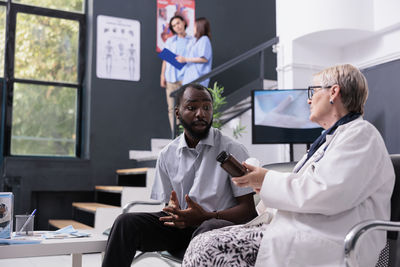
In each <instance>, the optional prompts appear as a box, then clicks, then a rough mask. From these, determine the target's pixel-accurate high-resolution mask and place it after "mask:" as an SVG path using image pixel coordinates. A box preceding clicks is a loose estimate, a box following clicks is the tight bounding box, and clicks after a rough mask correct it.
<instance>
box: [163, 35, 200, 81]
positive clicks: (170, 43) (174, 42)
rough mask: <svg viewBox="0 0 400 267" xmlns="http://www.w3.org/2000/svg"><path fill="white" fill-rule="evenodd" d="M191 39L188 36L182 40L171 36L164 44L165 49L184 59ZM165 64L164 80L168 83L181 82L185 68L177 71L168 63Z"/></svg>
mask: <svg viewBox="0 0 400 267" xmlns="http://www.w3.org/2000/svg"><path fill="white" fill-rule="evenodd" d="M192 39H193V37H190V36H188V35H186V36H185V37H184V38H181V37H178V36H177V35H173V36H171V37H170V38H168V39H167V41H166V42H165V48H168V49H169V50H170V51H171V52H172V53H174V54H176V55H178V56H183V57H186V56H187V52H188V50H189V49H188V45H189V43H190V40H192ZM166 63H167V65H166V67H165V80H166V81H167V82H170V83H174V82H178V81H182V79H183V75H184V71H185V68H182V69H181V70H178V69H177V68H175V67H174V66H172V65H171V64H170V63H168V62H166Z"/></svg>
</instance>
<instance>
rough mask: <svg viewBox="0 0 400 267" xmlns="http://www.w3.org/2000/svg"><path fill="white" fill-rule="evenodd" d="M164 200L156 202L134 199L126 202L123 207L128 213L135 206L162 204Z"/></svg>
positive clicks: (123, 210)
mask: <svg viewBox="0 0 400 267" xmlns="http://www.w3.org/2000/svg"><path fill="white" fill-rule="evenodd" d="M161 204H162V202H154V201H132V202H128V203H126V204H125V206H124V207H123V208H122V213H127V212H128V211H129V210H130V209H131V208H132V207H133V206H136V205H161Z"/></svg>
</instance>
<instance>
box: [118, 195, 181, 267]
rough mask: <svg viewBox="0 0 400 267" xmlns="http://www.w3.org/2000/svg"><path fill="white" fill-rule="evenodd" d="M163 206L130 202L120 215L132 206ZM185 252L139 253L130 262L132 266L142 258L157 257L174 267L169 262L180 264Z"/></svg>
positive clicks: (146, 202) (155, 203)
mask: <svg viewBox="0 0 400 267" xmlns="http://www.w3.org/2000/svg"><path fill="white" fill-rule="evenodd" d="M161 204H163V203H162V202H148V201H132V202H129V203H127V204H126V205H125V206H124V207H123V208H122V213H127V212H129V210H130V209H131V208H133V207H134V206H138V205H161ZM184 253H185V251H174V252H172V251H171V252H169V251H155V252H139V253H138V254H137V255H136V256H135V258H134V259H133V261H132V264H134V263H135V262H137V261H139V260H142V259H144V258H148V257H157V258H160V259H161V260H163V261H164V262H165V263H166V264H168V265H169V266H174V265H173V264H172V263H171V261H173V262H176V263H179V264H180V263H182V260H183V254H184Z"/></svg>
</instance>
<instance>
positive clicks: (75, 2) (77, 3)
mask: <svg viewBox="0 0 400 267" xmlns="http://www.w3.org/2000/svg"><path fill="white" fill-rule="evenodd" d="M12 1H13V2H15V3H18V4H24V5H31V6H39V7H45V8H51V9H59V10H64V11H73V12H82V11H83V10H84V6H83V3H84V1H83V0H12Z"/></svg>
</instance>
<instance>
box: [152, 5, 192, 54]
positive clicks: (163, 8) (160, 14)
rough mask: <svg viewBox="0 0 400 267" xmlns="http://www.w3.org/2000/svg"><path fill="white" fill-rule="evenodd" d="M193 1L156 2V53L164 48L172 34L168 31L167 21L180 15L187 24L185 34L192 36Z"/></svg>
mask: <svg viewBox="0 0 400 267" xmlns="http://www.w3.org/2000/svg"><path fill="white" fill-rule="evenodd" d="M194 7H195V4H194V0H157V47H156V49H157V52H160V51H161V50H163V48H164V44H165V41H166V40H167V39H168V38H169V37H171V36H172V35H173V34H172V32H171V30H170V29H169V20H170V19H171V18H172V17H173V16H175V15H180V16H182V17H183V18H184V20H185V21H186V23H187V28H186V33H187V34H189V35H192V36H193V29H194V18H195V17H194V11H195V9H194Z"/></svg>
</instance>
